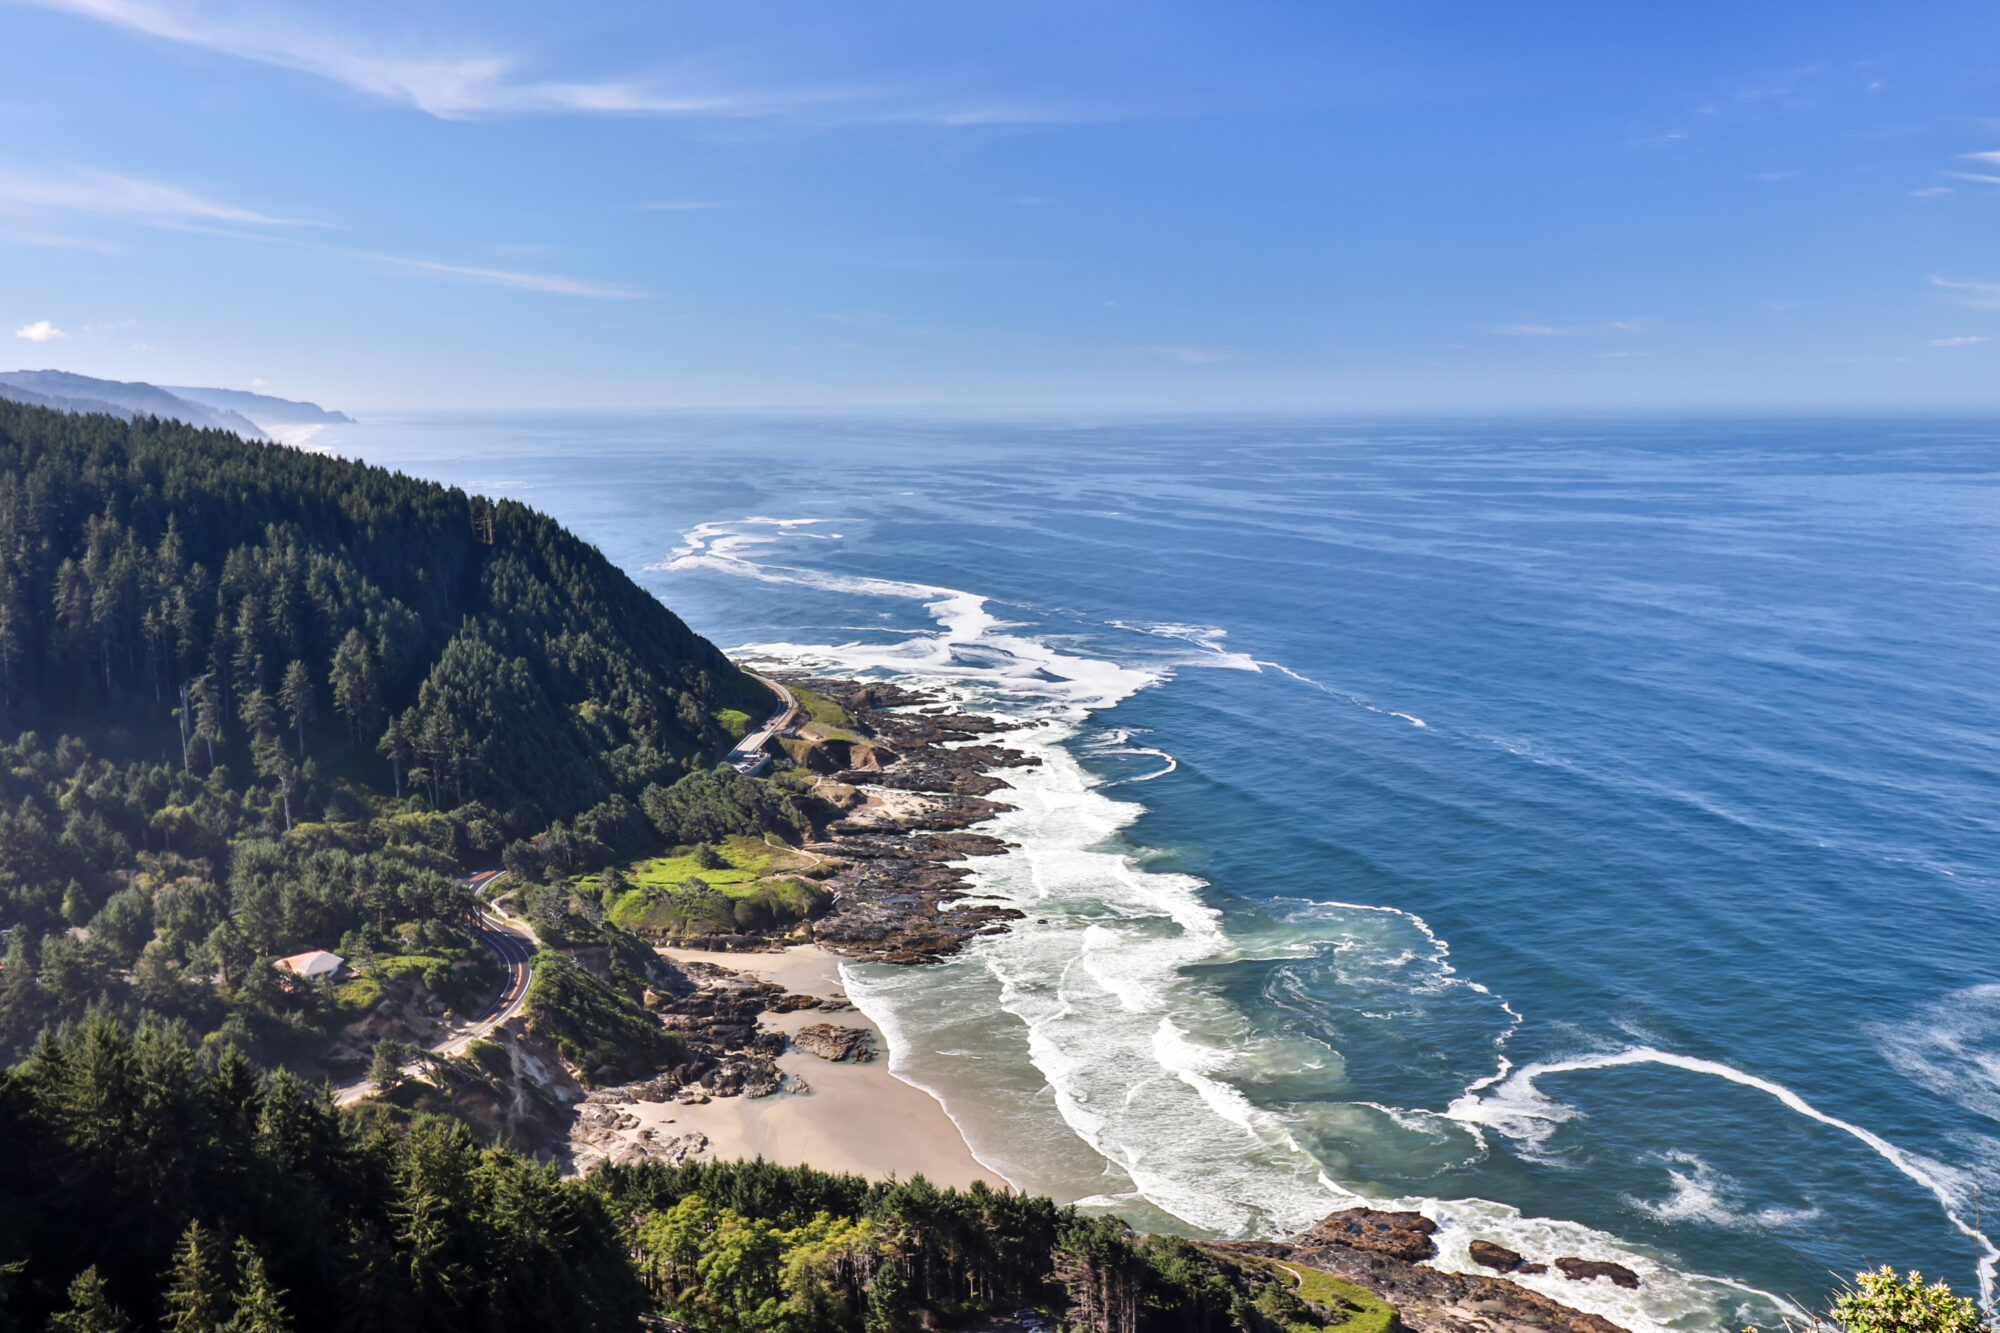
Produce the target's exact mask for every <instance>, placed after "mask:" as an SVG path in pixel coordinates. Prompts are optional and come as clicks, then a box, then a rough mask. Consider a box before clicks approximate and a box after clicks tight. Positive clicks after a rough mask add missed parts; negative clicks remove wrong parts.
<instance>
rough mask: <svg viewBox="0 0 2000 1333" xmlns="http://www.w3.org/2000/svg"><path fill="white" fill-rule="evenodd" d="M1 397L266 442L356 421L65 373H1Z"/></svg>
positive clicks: (245, 398)
mask: <svg viewBox="0 0 2000 1333" xmlns="http://www.w3.org/2000/svg"><path fill="white" fill-rule="evenodd" d="M0 398H5V399H8V400H11V401H13V402H17V403H25V404H27V405H29V406H31V407H53V408H57V409H59V410H61V411H65V412H102V413H105V414H107V415H109V416H114V417H118V418H120V419H121V420H125V421H130V420H132V419H133V418H135V417H142V416H150V417H160V418H162V419H163V420H171V421H181V422H185V423H186V424H188V425H190V426H194V427H197V428H200V429H205V430H226V431H228V432H230V433H231V434H233V435H240V436H242V437H243V438H244V439H246V440H261V441H265V442H269V441H270V439H271V438H272V435H273V434H276V433H279V428H281V427H286V426H302V425H329V424H335V423H339V422H346V421H352V420H353V418H352V417H349V416H348V415H347V414H346V413H344V412H329V411H327V410H326V409H325V408H322V407H321V406H319V404H317V403H298V402H293V401H291V400H290V399H286V398H273V397H271V396H270V395H268V394H261V393H245V392H243V391H241V390H237V389H200V388H180V387H176V388H171V389H168V388H161V387H160V386H159V385H156V384H147V383H145V382H143V381H125V380H101V379H97V378H95V377H93V376H90V375H78V374H74V373H72V372H70V371H67V370H13V371H6V372H0Z"/></svg>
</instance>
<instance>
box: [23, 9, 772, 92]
mask: <svg viewBox="0 0 2000 1333" xmlns="http://www.w3.org/2000/svg"><path fill="white" fill-rule="evenodd" d="M27 2H28V3H31V4H38V5H40V6H42V7H43V8H45V9H54V10H59V11H61V12H63V13H67V14H75V15H78V16H80V17H83V18H90V19H96V20H98V21H99V22H101V23H109V24H112V25H113V26H116V27H120V28H127V29H130V30H132V31H134V32H140V33H144V34H145V35H147V36H149V37H156V38H159V39H161V40H163V41H169V42H179V43H182V44H184V45H188V46H198V47H202V48H204V49H207V50H210V51H218V52H221V53H222V54H224V55H231V56H236V57H238V58H239V59H243V60H254V61H257V62H259V63H261V64H266V65H276V66H278V67H280V68H282V69H290V70H296V71H298V72H299V73H302V74H312V75H316V76H318V77H320V78H324V79H331V80H332V81H333V82H335V83H341V84H345V85H346V86H348V87H350V88H353V89H355V90H357V91H359V92H364V93H368V94H370V95H372V96H375V97H381V98H384V99H387V100H389V101H392V102H402V103H405V104H407V105H409V106H413V107H416V108H418V109H419V110H422V111H427V112H429V113H430V114H432V115H434V116H440V117H445V118H454V117H465V116H478V115H492V114H499V113H505V112H522V111H569V112H584V113H590V114H597V115H617V114H625V115H654V116H661V115H721V114H729V113H730V112H731V111H732V110H738V109H740V108H737V107H735V106H733V105H732V104H731V103H730V102H729V101H728V100H726V99H722V98H715V97H699V96H692V97H690V96H673V95H670V94H667V93H665V92H662V91H660V90H657V89H651V88H647V87H644V86H642V85H640V84H636V83H630V82H618V81H612V82H596V83H593V82H534V81H528V80H523V79H521V78H519V77H518V76H517V74H516V72H515V64H516V62H515V61H514V60H513V59H512V58H511V57H508V56H504V55H498V54H492V53H486V52H459V53H441V54H424V55H410V54H403V53H399V52H393V51H384V50H378V49H371V48H370V47H369V46H368V45H367V44H365V43H362V42H359V41H356V40H355V39H354V38H352V37H350V36H348V35H347V34H345V33H341V32H337V31H334V30H332V29H330V28H325V27H319V26H315V25H309V24H305V23H296V22H288V21H286V20H285V19H283V18H280V17H278V16H276V15H273V14H271V13H269V12H268V11H266V12H263V13H251V12H248V11H244V10H234V11H230V12H223V11H220V10H218V9H217V8H215V7H213V6H210V5H204V4H200V3H185V2H183V0H27Z"/></svg>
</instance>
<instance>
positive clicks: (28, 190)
mask: <svg viewBox="0 0 2000 1333" xmlns="http://www.w3.org/2000/svg"><path fill="white" fill-rule="evenodd" d="M37 210H48V211H56V212H67V213H89V214H94V215H97V216H99V217H122V218H130V219H134V220H136V221H140V222H149V223H155V224H172V223H184V222H232V223H237V224H240V225H243V226H254V227H296V226H312V225H316V224H312V223H304V222H300V221H299V220H297V219H295V218H278V217H270V216H268V215H266V214H263V213H259V212H256V211H255V210H253V209H248V208H240V207H238V206H237V205H235V204H225V203H220V202H218V201H216V200H213V199H207V198H204V197H203V196H201V195H198V194H196V193H194V192H193V191H191V190H185V189H182V188H181V187H180V186H178V185H169V184H166V183H165V182H162V181H150V180H142V179H140V178H139V177H136V176H120V175H116V174H114V173H112V172H108V171H96V170H92V169H89V168H85V167H72V168H70V169H68V170H67V171H63V172H59V173H52V174H51V173H34V172H26V171H18V170H13V169H9V168H5V167H0V211H7V212H14V213H22V212H30V211H37Z"/></svg>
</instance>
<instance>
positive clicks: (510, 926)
mask: <svg viewBox="0 0 2000 1333" xmlns="http://www.w3.org/2000/svg"><path fill="white" fill-rule="evenodd" d="M505 878H507V872H506V871H504V870H488V871H485V872H483V873H481V874H477V875H474V876H473V877H472V878H471V879H469V880H468V881H466V882H467V883H468V884H469V885H471V887H472V891H473V892H474V893H476V894H478V895H479V896H480V897H482V898H485V897H488V890H490V889H491V888H492V887H493V886H494V885H495V884H498V883H499V882H500V881H501V880H503V879H505ZM466 924H467V925H469V926H471V927H472V933H473V934H474V935H476V936H478V938H479V942H480V943H481V944H484V945H485V946H486V947H487V948H489V949H491V950H492V951H493V952H494V953H496V954H498V955H499V956H500V962H501V965H502V966H504V967H505V968H506V969H507V983H506V984H505V985H504V986H502V987H501V988H500V994H499V996H498V997H496V998H495V999H494V1001H493V1003H491V1004H489V1005H487V1006H486V1009H485V1011H484V1012H482V1013H481V1014H480V1015H479V1016H478V1017H477V1018H474V1019H473V1020H472V1024H471V1026H470V1027H469V1028H467V1029H465V1030H463V1031H461V1032H459V1033H457V1034H456V1035H454V1036H451V1037H449V1038H447V1039H445V1040H444V1041H442V1042H440V1043H439V1044H438V1045H436V1046H433V1047H431V1049H432V1050H433V1051H435V1052H437V1053H438V1054H439V1055H456V1054H457V1053H458V1052H459V1051H462V1050H464V1049H465V1048H466V1047H467V1046H469V1045H470V1044H472V1043H473V1042H474V1041H476V1040H478V1039H479V1038H481V1037H483V1036H485V1035H486V1034H487V1033H489V1032H491V1031H492V1030H493V1029H494V1028H497V1027H499V1026H500V1025H501V1024H502V1023H504V1022H506V1021H507V1020H508V1019H510V1018H512V1017H513V1016H514V1015H515V1014H518V1013H520V1012H521V1006H522V1005H524V1004H526V1003H527V1002H528V975H529V969H530V966H531V964H532V962H533V960H534V957H535V949H536V947H537V946H538V945H539V944H540V943H541V941H539V940H537V939H536V938H535V934H534V932H533V931H532V930H530V929H528V927H527V926H525V925H523V924H521V923H520V922H518V921H514V920H512V919H507V920H502V919H501V917H500V915H499V909H498V908H493V909H490V910H488V911H475V912H474V913H473V914H472V916H471V918H470V919H469V920H468V921H467V923H466Z"/></svg>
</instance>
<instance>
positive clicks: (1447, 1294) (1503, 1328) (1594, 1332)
mask: <svg viewBox="0 0 2000 1333" xmlns="http://www.w3.org/2000/svg"><path fill="white" fill-rule="evenodd" d="M1436 1231H1437V1223H1435V1222H1433V1221H1432V1220H1431V1219H1430V1218H1428V1217H1425V1216H1424V1215H1423V1214H1422V1213H1410V1212H1384V1211H1381V1210H1379V1209H1374V1208H1349V1209H1345V1210H1343V1211H1341V1212H1338V1213H1333V1214H1331V1215H1329V1216H1327V1217H1324V1218H1321V1219H1320V1220H1319V1221H1318V1222H1317V1223H1315V1224H1314V1225H1313V1226H1312V1227H1311V1228H1309V1229H1308V1230H1305V1231H1302V1232H1300V1233H1299V1234H1298V1235H1296V1236H1293V1237H1292V1238H1291V1239H1290V1240H1286V1241H1239V1242H1233V1243H1221V1244H1215V1245H1212V1246H1211V1247H1210V1248H1212V1249H1216V1250H1220V1251H1223V1252H1226V1253H1233V1254H1249V1255H1255V1256H1258V1257H1260V1258H1265V1259H1280V1260H1284V1261H1287V1262H1290V1263H1296V1264H1301V1265H1304V1266H1306V1267H1308V1268H1317V1269H1320V1270H1321V1271H1323V1272H1328V1273H1334V1274H1337V1275H1339V1276H1341V1277H1344V1278H1347V1279H1348V1280H1349V1281H1351V1282H1356V1283H1359V1284H1360V1285H1361V1286H1364V1287H1366V1288H1368V1290H1370V1291H1372V1292H1374V1293H1375V1294H1376V1295H1377V1296H1380V1297H1381V1298H1382V1299H1383V1300H1385V1301H1387V1302H1388V1303H1389V1304H1391V1305H1393V1306H1395V1307H1396V1313H1397V1317H1398V1320H1399V1322H1400V1324H1401V1325H1402V1327H1403V1328H1404V1329H1406V1330H1408V1333H1625V1330H1624V1329H1623V1328H1621V1327H1620V1326H1619V1325H1617V1324H1614V1323H1612V1322H1611V1321H1610V1320H1609V1319H1606V1318H1604V1317H1603V1316H1602V1315H1594V1314H1585V1313H1584V1312H1583V1311H1581V1310H1575V1309H1572V1308H1570V1307H1569V1306H1567V1305H1564V1304H1563V1303H1562V1302H1560V1301H1556V1300H1552V1299H1551V1298H1549V1297H1547V1296H1544V1295H1542V1294H1541V1293H1540V1292H1537V1291H1530V1290H1529V1289H1528V1288H1526V1287H1524V1286H1522V1285H1520V1284H1519V1283H1518V1282H1510V1281H1508V1280H1507V1279H1506V1278H1503V1277H1487V1276H1486V1275H1484V1274H1481V1273H1447V1272H1445V1271H1443V1270H1442V1269H1437V1268H1430V1267H1427V1266H1425V1264H1424V1261H1425V1260H1427V1259H1432V1258H1435V1257H1436V1255H1437V1242H1436V1241H1434V1240H1433V1239H1432V1236H1433V1234H1434V1233H1435V1232H1436ZM1472 1246H1473V1257H1474V1259H1475V1260H1477V1261H1478V1262H1480V1263H1481V1264H1484V1265H1485V1266H1487V1267H1491V1268H1499V1269H1503V1270H1506V1271H1513V1272H1546V1271H1548V1269H1549V1267H1550V1264H1548V1263H1538V1264H1529V1263H1528V1262H1527V1261H1526V1260H1525V1259H1524V1258H1523V1256H1521V1255H1519V1254H1516V1253H1515V1252H1514V1251H1512V1250H1509V1249H1506V1248H1505V1247H1504V1246H1500V1245H1495V1244H1493V1243H1492V1242H1490V1241H1479V1240H1476V1241H1474V1242H1472ZM1482 1254H1483V1255H1484V1256H1485V1257H1481V1256H1482ZM1553 1266H1554V1267H1555V1268H1556V1269H1558V1270H1559V1271H1561V1272H1562V1273H1563V1275H1564V1276H1565V1277H1567V1278H1569V1279H1570V1280H1571V1281H1573V1282H1586V1281H1595V1280H1597V1279H1599V1278H1603V1279H1607V1280H1609V1281H1611V1282H1613V1283H1615V1284H1616V1285H1618V1286H1621V1287H1626V1288H1632V1287H1636V1286H1638V1285H1639V1278H1638V1275H1637V1274H1636V1273H1634V1272H1632V1270H1631V1269H1629V1268H1626V1267H1624V1266H1623V1265H1621V1264H1611V1263H1603V1262H1600V1261H1596V1260H1588V1259H1576V1258H1558V1259H1555V1260H1554V1261H1553Z"/></svg>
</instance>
